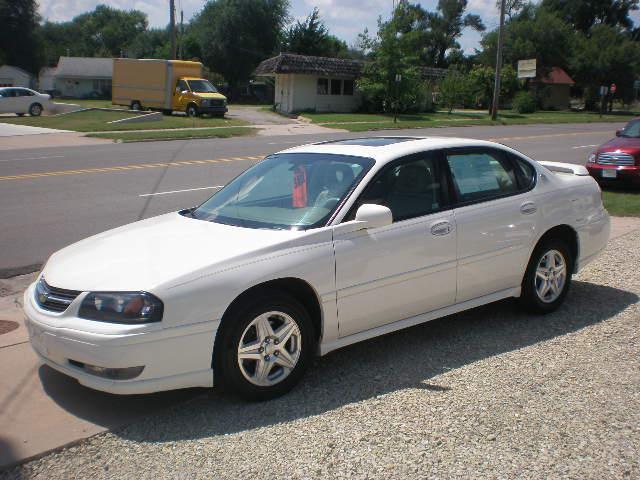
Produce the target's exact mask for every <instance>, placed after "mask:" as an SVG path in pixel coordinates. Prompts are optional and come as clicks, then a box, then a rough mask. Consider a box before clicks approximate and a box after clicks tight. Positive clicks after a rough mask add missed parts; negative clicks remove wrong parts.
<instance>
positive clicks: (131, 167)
mask: <svg viewBox="0 0 640 480" xmlns="http://www.w3.org/2000/svg"><path fill="white" fill-rule="evenodd" d="M262 158H263V157H262V156H259V155H258V156H250V157H232V158H215V159H211V160H181V161H179V162H167V163H142V164H138V165H123V166H115V167H97V168H82V169H77V170H59V171H55V172H36V173H23V174H20V175H7V176H4V177H0V181H2V180H26V179H30V178H42V177H62V176H65V175H84V174H90V173H107V172H121V171H126V170H137V169H140V168H164V167H183V166H187V165H206V164H213V163H221V162H238V161H247V160H260V159H262Z"/></svg>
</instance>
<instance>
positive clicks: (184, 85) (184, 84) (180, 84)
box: [178, 80, 189, 92]
mask: <svg viewBox="0 0 640 480" xmlns="http://www.w3.org/2000/svg"><path fill="white" fill-rule="evenodd" d="M178 88H179V89H180V91H181V92H184V91H185V90H187V91H188V90H189V86H188V85H187V82H185V81H184V80H180V81H179V82H178Z"/></svg>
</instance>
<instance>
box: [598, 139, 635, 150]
mask: <svg viewBox="0 0 640 480" xmlns="http://www.w3.org/2000/svg"><path fill="white" fill-rule="evenodd" d="M616 150H621V151H623V152H640V138H629V137H616V138H612V139H611V140H609V141H608V142H607V143H604V144H602V145H600V147H598V153H601V152H612V151H616Z"/></svg>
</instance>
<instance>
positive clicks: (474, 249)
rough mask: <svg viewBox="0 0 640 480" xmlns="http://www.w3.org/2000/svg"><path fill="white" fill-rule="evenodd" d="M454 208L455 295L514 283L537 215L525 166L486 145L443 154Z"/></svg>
mask: <svg viewBox="0 0 640 480" xmlns="http://www.w3.org/2000/svg"><path fill="white" fill-rule="evenodd" d="M446 160H447V165H448V167H449V169H450V171H451V177H452V183H453V186H454V188H455V191H456V193H457V197H458V201H459V202H460V206H459V207H458V208H456V209H455V210H454V213H455V218H456V225H457V229H458V287H457V290H458V294H457V298H456V302H457V303H459V302H464V301H466V300H471V299H474V298H477V297H481V296H484V295H490V294H492V293H496V292H499V291H501V290H506V289H509V288H514V287H517V286H518V285H520V282H521V280H522V275H523V273H524V269H525V267H526V264H527V261H528V255H529V251H530V248H531V244H532V242H533V239H534V236H535V231H536V223H537V218H538V212H537V207H536V205H535V203H534V201H533V200H532V198H531V196H530V193H529V190H530V188H529V187H530V186H531V184H532V182H533V181H534V180H535V179H534V177H533V170H532V167H531V166H528V168H529V169H530V170H529V171H526V170H527V165H526V164H525V163H522V164H520V163H519V161H518V160H517V159H515V158H512V157H511V155H510V154H508V153H506V152H503V151H499V150H495V149H491V148H471V149H457V150H451V151H448V152H447V153H446Z"/></svg>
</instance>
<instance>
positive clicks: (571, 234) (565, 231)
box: [536, 225, 580, 272]
mask: <svg viewBox="0 0 640 480" xmlns="http://www.w3.org/2000/svg"><path fill="white" fill-rule="evenodd" d="M549 238H560V239H562V240H564V241H565V242H566V244H567V246H568V247H569V248H570V249H571V255H572V256H573V266H572V269H573V271H574V272H575V268H576V265H577V264H578V254H579V253H580V250H579V244H578V234H577V233H576V231H575V230H574V229H573V228H571V227H570V226H569V225H558V226H556V227H553V228H551V229H549V230H547V231H546V232H545V234H544V235H542V237H540V240H538V243H537V244H536V247H537V246H538V245H540V243H542V242H543V241H545V240H547V239H549Z"/></svg>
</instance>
